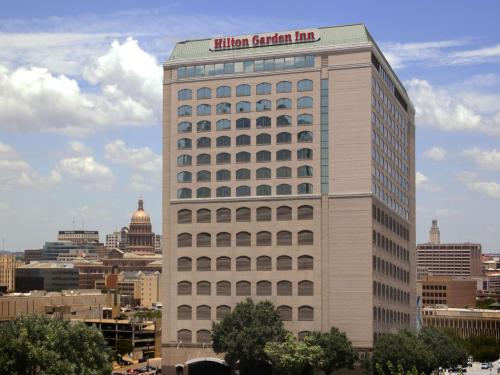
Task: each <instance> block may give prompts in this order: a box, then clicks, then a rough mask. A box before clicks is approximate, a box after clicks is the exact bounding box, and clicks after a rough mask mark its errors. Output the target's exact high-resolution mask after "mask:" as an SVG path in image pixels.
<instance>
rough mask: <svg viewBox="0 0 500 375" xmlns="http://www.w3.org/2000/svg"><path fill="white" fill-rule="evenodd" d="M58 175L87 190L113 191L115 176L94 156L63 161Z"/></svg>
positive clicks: (59, 166) (58, 168)
mask: <svg viewBox="0 0 500 375" xmlns="http://www.w3.org/2000/svg"><path fill="white" fill-rule="evenodd" d="M56 170H57V173H60V174H61V175H62V176H63V177H67V178H69V179H70V180H73V181H76V182H77V183H79V184H81V186H82V187H83V188H84V189H86V190H101V191H107V190H111V188H112V187H113V185H114V183H115V176H114V175H113V172H112V171H111V169H109V167H107V166H105V165H103V164H100V163H98V162H96V161H95V160H94V158H93V157H92V156H84V157H69V158H64V159H61V160H60V161H59V163H58V165H57V168H56Z"/></svg>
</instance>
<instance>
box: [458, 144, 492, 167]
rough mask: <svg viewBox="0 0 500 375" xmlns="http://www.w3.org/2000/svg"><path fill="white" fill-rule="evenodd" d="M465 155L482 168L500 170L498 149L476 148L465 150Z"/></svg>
mask: <svg viewBox="0 0 500 375" xmlns="http://www.w3.org/2000/svg"><path fill="white" fill-rule="evenodd" d="M463 155H464V156H465V157H466V158H467V159H470V160H472V161H473V162H475V163H476V164H477V165H479V166H480V167H481V168H484V169H494V170H500V151H497V150H496V149H492V150H483V149H481V148H479V147H474V148H469V149H467V150H464V151H463Z"/></svg>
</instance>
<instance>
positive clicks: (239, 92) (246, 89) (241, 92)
mask: <svg viewBox="0 0 500 375" xmlns="http://www.w3.org/2000/svg"><path fill="white" fill-rule="evenodd" d="M251 94H252V89H251V87H250V85H239V86H237V87H236V96H250V95H251Z"/></svg>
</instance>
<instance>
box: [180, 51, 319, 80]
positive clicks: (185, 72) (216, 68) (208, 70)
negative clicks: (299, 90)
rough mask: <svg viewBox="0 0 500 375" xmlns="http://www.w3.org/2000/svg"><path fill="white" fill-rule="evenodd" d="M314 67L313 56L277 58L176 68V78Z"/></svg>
mask: <svg viewBox="0 0 500 375" xmlns="http://www.w3.org/2000/svg"><path fill="white" fill-rule="evenodd" d="M313 66H314V56H310V55H306V56H292V57H278V58H275V59H266V60H246V61H238V62H227V63H220V64H204V65H191V66H181V67H179V68H177V78H179V79H181V78H189V77H203V76H214V75H221V74H234V73H254V72H265V71H274V70H287V69H300V68H310V67H313Z"/></svg>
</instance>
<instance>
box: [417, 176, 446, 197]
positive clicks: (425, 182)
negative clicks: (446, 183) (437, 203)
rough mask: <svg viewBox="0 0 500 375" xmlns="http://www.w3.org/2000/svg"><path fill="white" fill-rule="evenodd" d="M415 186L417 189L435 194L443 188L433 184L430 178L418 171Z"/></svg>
mask: <svg viewBox="0 0 500 375" xmlns="http://www.w3.org/2000/svg"><path fill="white" fill-rule="evenodd" d="M415 185H416V187H417V189H419V190H423V191H426V192H428V193H434V192H436V191H440V190H442V189H441V187H439V186H436V185H434V184H431V182H430V180H429V178H428V177H427V176H426V175H424V174H423V173H421V172H418V171H417V172H416V173H415Z"/></svg>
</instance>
